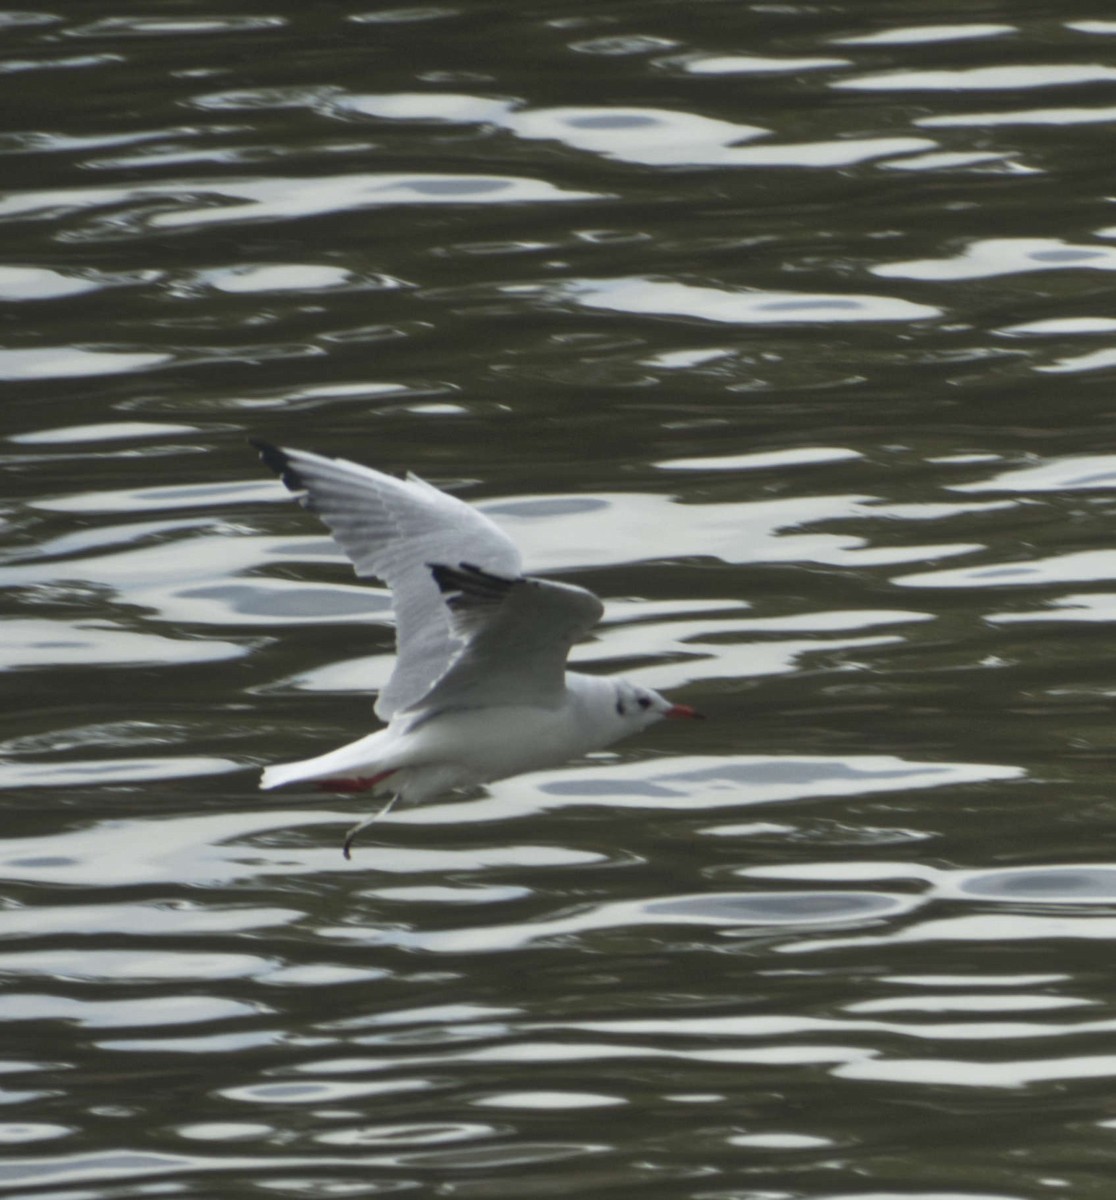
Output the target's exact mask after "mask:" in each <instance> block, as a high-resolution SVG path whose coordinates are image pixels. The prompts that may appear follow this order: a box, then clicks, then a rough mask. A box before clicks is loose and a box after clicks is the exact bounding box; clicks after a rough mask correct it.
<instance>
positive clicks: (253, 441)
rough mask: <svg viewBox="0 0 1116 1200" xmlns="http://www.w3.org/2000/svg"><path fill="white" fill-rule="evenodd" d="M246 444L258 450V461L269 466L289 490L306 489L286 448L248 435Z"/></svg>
mask: <svg viewBox="0 0 1116 1200" xmlns="http://www.w3.org/2000/svg"><path fill="white" fill-rule="evenodd" d="M248 444H249V445H250V446H254V447H255V448H256V449H257V450H258V451H259V453H260V462H262V463H263V464H264V466H265V467H270V468H271V469H272V470H273V471H274V472H275V474H276V475H278V476H279V478H280V479H281V480H282V481H283V483H284V484H285V485H286V487H287V488H288V489H289V490H290V491H292V492H302V491H305V490H306V484H305V483H303V481H302V477H301V476H300V475H299V473H298V471H296V470H295V467H294V464H293V463H292V462H291V456H290V455H289V454H288V453H287V452H286V450H282V449H280V447H278V446H276V445H275V444H274V443H272V442H268V441H265V440H264V439H263V438H256V437H250V438H249V439H248Z"/></svg>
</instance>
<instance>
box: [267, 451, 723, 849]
mask: <svg viewBox="0 0 1116 1200" xmlns="http://www.w3.org/2000/svg"><path fill="white" fill-rule="evenodd" d="M251 442H252V445H254V446H255V447H256V448H257V449H258V450H259V452H260V458H261V459H262V460H263V462H264V463H266V464H267V466H269V467H271V469H272V470H273V471H275V472H276V474H278V475H279V477H280V479H282V481H283V483H285V484H286V486H287V487H288V488H289V489H290V490H291V491H292V492H294V493H295V495H296V498H297V499H298V501H299V502H300V503H301V504H302V505H303V507H305V508H308V509H309V510H310V511H311V512H314V513H316V514H317V515H318V516H319V517H320V518H321V519H322V521H324V522H325V524H326V525H327V526H328V528H329V531H330V533H331V534H332V535H333V537H334V540H335V541H336V542H337V543H338V544H339V545H340V547H341V549H342V550H344V551H345V553H346V554H347V555H348V556H349V558H350V559H351V560H352V562H353V566H354V569H355V571H356V573H357V575H358V576H359V577H361V578H366V577H370V576H371V577H375V578H378V579H382V580H383V581H384V582H385V583H386V584H387V585H388V586H389V587H390V588H391V593H392V600H393V604H394V609H395V621H396V647H397V653H398V657H397V661H396V664H395V670H394V672H393V673H392V676H391V679H390V680H389V681H388V684H387V686H386V687H385V688H384V689H383V691H382V692H381V693H380V695H379V698H378V700H377V702H376V715H377V716H379V717H381V718H382V719H383V720H385V721H387V726H386V728H384V729H380V730H378V731H377V732H375V733H372V734H369V735H368V736H367V737H363V738H360V739H359V740H358V741H355V742H350V743H349V744H348V745H345V746H341V747H340V748H338V749H337V750H331V751H330V752H329V753H328V754H322V755H320V756H318V757H317V758H308V759H304V760H303V761H301V762H293V763H285V764H283V765H281V766H273V767H267V768H266V769H265V770H264V772H263V777H262V779H261V781H260V787H261V788H265V789H266V788H274V787H281V786H282V785H283V784H286V783H307V782H314V783H317V785H318V786H319V787H320V788H323V789H330V790H334V791H339V792H364V791H371V792H372V793H373V794H374V795H375V794H377V793H380V794H386V793H392V795H391V799H390V800H389V802H388V804H387V806H386V807H385V808H383V809H381V810H380V811H379V812H376V813H374V814H373V815H372V816H371V817H368V818H367V819H366V820H364V821H361V822H360V823H359V824H357V825H355V826H354V827H353V828H352V829H351V830H350V831H349V834H348V836H347V837H346V838H345V843H344V854H345V857H346V858H348V857H349V852H350V849H351V847H352V844H353V839H354V838H355V837H356V835H357V833H358V832H359V831H360V830H361V829H363V828H365V826H367V825H369V824H370V823H371V822H372V821H374V820H375V819H376V818H377V817H380V816H383V814H384V813H385V812H387V810H388V808H390V807H391V806H392V805H393V804H394V803H396V801H403V802H409V803H413V804H418V803H421V802H422V801H424V800H429V799H431V798H433V797H435V796H438V795H440V794H442V793H443V792H447V791H452V790H454V789H458V788H470V787H475V786H477V785H479V784H482V783H490V782H492V781H493V780H497V779H506V778H508V777H509V776H511V775H519V774H521V773H522V772H524V771H534V770H539V769H541V768H543V767H552V766H555V765H557V764H558V763H561V762H564V761H565V760H566V759H568V758H571V757H574V756H576V755H580V754H586V753H588V752H589V751H592V750H600V749H603V748H604V747H605V746H609V745H611V744H612V743H613V742H615V741H618V740H619V739H620V738H623V737H627V736H628V734H631V733H638V732H639V731H640V730H641V729H646V728H647V727H648V726H649V725H653V724H655V722H656V721H659V720H661V719H662V718H663V717H699V716H701V714H700V713H698V712H695V710H694V709H692V708H691V707H690V706H689V705H687V704H673V703H671V701H669V700H667V699H666V698H665V697H663V696H660V695H659V693H658V692H655V691H652V690H651V689H650V688H645V687H640V686H639V685H637V684H635V683H632V682H631V681H630V680H627V679H623V678H618V677H602V676H597V675H580V674H577V673H576V672H573V671H567V670H566V656H567V655H568V653H569V650H570V647H571V646H572V645H573V643H574V642H575V641H577V639H578V638H580V637H581V636H582V635H584V634H585V633H587V632H588V631H589V630H590V629H592V628H593V626H594V625H596V623H597V622H598V621H599V620H600V617H601V614H602V613H603V612H604V606H603V605H602V604H601V602H600V600H598V599H597V597H596V596H594V595H593V593H592V592H589V591H586V590H585V588H580V587H573V586H571V585H570V584H565V583H552V582H549V581H548V580H544V579H535V578H530V577H526V576H524V575H523V574H522V569H521V564H520V557H519V551H518V550H517V549H516V547H515V544H514V543H513V542H512V541H511V540H510V538H508V537H507V536H506V535H505V534H504V533H503V532H501V530H499V529H498V528H497V527H496V526H495V525H494V524H493V523H492V522H491V521H490V520H489V519H488V518H487V517H486V516H484V515H483V514H482V513H480V512H478V511H477V510H476V509H475V508H472V507H471V506H470V505H468V504H465V503H464V502H463V501H461V500H458V499H456V498H455V497H453V496H449V495H447V494H446V493H445V492H442V491H439V490H438V489H437V488H436V487H434V486H432V485H431V484H429V483H426V482H425V481H424V480H422V479H419V477H418V476H417V475H413V474H408V475H407V477H406V479H396V478H394V477H393V476H391V475H384V474H382V473H381V472H379V471H375V470H373V469H372V468H371V467H363V466H360V465H359V464H358V463H354V462H348V461H347V460H345V459H343V458H338V459H333V458H324V457H322V456H321V455H318V454H309V453H307V452H306V451H303V450H289V449H282V448H280V447H278V446H273V445H271V444H270V443H269V442H264V441H260V440H258V439H255V438H253V439H251Z"/></svg>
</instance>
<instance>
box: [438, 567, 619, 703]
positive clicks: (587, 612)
mask: <svg viewBox="0 0 1116 1200" xmlns="http://www.w3.org/2000/svg"><path fill="white" fill-rule="evenodd" d="M430 570H431V574H432V575H433V577H434V579H435V581H436V582H437V584H438V587H439V588H441V590H442V592H443V593H445V597H446V603H447V605H448V606H449V609H450V612H451V614H452V617H453V625H454V629H455V630H456V632H457V634H458V636H459V637H460V638H461V641H462V645H461V649H460V650H459V652H458V654H457V656H456V657H455V658H454V660H453V662H452V663H451V664H450V666H449V668H448V670H447V671H446V673H445V674H444V675H443V676H442V677H441V678H440V679H439V680H438V682H437V683H436V684H435V685H434V687H433V688H432V689H431V690H430V692H429V693H428V694H427V695H426V696H425V697H424V698H423V701H422V706H421V707H422V708H423V709H443V708H454V707H462V708H475V707H486V706H488V705H519V704H530V705H539V706H542V707H553V706H556V705H558V704H559V703H560V702H561V701H562V699H563V697H564V696H565V692H566V657H567V655H568V654H569V651H570V647H571V646H572V645H573V643H574V642H575V641H577V640H578V638H580V637H582V636H583V635H584V634H586V633H588V631H589V630H590V629H592V628H593V626H594V625H596V623H597V622H598V621H599V620H600V619H601V615H602V614H603V612H604V605H603V604H601V602H600V600H598V599H597V597H596V596H594V595H593V593H592V592H589V591H586V590H585V588H579V587H573V586H571V585H569V584H565V583H551V582H550V581H549V580H545V579H531V578H523V577H520V578H513V579H509V578H501V577H498V576H496V575H494V574H492V573H491V572H487V571H483V570H481V569H480V568H479V567H477V566H476V565H474V564H472V563H465V562H463V563H460V564H459V565H458V566H457V567H451V566H448V565H447V564H445V563H431V564H430Z"/></svg>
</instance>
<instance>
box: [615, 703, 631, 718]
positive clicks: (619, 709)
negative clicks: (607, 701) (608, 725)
mask: <svg viewBox="0 0 1116 1200" xmlns="http://www.w3.org/2000/svg"><path fill="white" fill-rule="evenodd" d="M616 714H617V716H621V717H626V716H627V715H628V710H627V709H626V708H625V707H624V701H623V700H617V701H616Z"/></svg>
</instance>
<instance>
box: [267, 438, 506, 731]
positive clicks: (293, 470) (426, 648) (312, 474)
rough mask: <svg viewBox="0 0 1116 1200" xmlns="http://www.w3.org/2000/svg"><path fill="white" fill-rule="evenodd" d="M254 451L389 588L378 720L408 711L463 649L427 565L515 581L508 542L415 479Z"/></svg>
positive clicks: (467, 509) (468, 509)
mask: <svg viewBox="0 0 1116 1200" xmlns="http://www.w3.org/2000/svg"><path fill="white" fill-rule="evenodd" d="M252 444H253V445H254V446H255V447H256V448H257V449H258V450H259V452H260V458H261V459H262V460H263V462H264V463H266V464H267V466H269V467H270V468H271V469H272V470H273V471H275V473H276V474H277V475H278V476H279V477H280V479H282V481H283V483H285V484H286V485H287V487H288V488H289V489H290V490H291V491H292V492H294V493H295V494H296V496H297V498H298V501H299V503H300V504H302V505H303V507H304V508H307V509H309V510H310V511H311V512H313V513H316V514H317V515H318V516H319V517H320V518H321V519H322V521H324V522H325V524H326V526H327V527H328V528H329V531H330V533H331V534H332V535H333V538H334V540H335V541H336V542H337V544H338V545H339V546H340V547H341V549H342V550H344V551H345V553H346V554H347V555H348V556H349V558H350V559H352V562H353V567H354V569H355V570H356V573H357V575H358V576H361V577H362V578H363V577H367V576H374V577H375V578H377V579H382V580H383V581H384V582H385V583H386V584H387V585H388V587H390V588H391V594H392V602H393V606H394V609H395V624H396V632H395V640H396V648H397V651H398V660H397V662H396V664H395V670H394V672H393V673H392V676H391V679H390V680H389V681H388V684H387V686H386V687H385V688H384V689H383V691H382V692H381V693H380V695H379V698H378V700H377V701H376V713H377V714H378V715H379V716H380V717H381V718H383V719H384V720H388V719H389V718H390V717H391V715H392V714H393V713H395V712H399V711H401V710H402V709H405V708H411V707H413V706H414V705H415V704H417V703H418V702H419V701H420V700H422V698H423V697H424V696H425V695H426V694H427V692H429V691H430V688H431V686H432V685H433V684H434V682H435V681H436V680H438V679H439V678H440V677H441V676H443V675H444V674H445V672H446V670H447V668H448V667H449V665H450V663H451V662H452V661H453V660H454V659H455V657H456V656H458V654H459V652H460V648H461V647H460V643H459V641H458V638H457V636H455V633H454V630H453V628H452V623H451V620H450V619H449V618H450V614H449V613H447V609H446V606H445V604H444V603H443V601H442V596H441V593H440V592H439V589H438V584H437V583H435V581H434V577H433V576H432V575H431V573H430V568H429V566H428V565H427V564H428V563H431V562H447V561H448V562H460V561H462V559H464V560H467V561H469V562H475V563H480V564H482V565H483V566H484V568H485V569H486V570H490V571H495V572H498V573H500V574H508V575H518V574H519V572H520V570H521V569H522V568H521V563H520V557H519V551H518V550H517V549H516V546H515V543H514V542H512V540H511V539H510V538H509V537H508V536H507V535H506V534H504V533H502V532H501V531H500V530H499V529H497V527H496V526H495V525H493V523H492V522H491V521H490V520H489V519H488V518H487V517H486V516H484V515H483V514H481V513H480V512H478V511H477V510H476V509H475V508H473V507H472V506H471V505H468V504H465V503H464V502H463V501H461V500H458V499H456V498H455V497H453V496H448V495H446V493H445V492H441V491H439V490H438V489H437V488H436V487H434V486H433V485H431V484H429V483H427V482H426V481H425V480H422V479H419V477H418V476H417V475H408V476H407V478H406V479H396V478H394V477H393V476H391V475H384V474H383V473H382V472H380V471H374V470H373V469H372V468H371V467H363V466H360V465H359V464H358V463H354V462H348V461H347V460H345V459H343V458H325V457H323V456H322V455H319V454H310V453H307V452H306V451H303V450H289V449H283V448H280V447H279V446H273V445H271V443H269V442H264V441H260V440H257V439H255V438H253V439H252Z"/></svg>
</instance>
